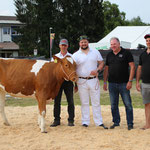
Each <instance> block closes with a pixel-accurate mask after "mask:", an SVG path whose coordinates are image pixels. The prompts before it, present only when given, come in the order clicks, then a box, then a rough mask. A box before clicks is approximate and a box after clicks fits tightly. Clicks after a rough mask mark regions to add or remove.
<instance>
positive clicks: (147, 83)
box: [136, 34, 150, 130]
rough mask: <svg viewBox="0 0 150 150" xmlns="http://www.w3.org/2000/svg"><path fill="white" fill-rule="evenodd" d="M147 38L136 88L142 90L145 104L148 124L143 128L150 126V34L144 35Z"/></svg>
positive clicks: (140, 59)
mask: <svg viewBox="0 0 150 150" xmlns="http://www.w3.org/2000/svg"><path fill="white" fill-rule="evenodd" d="M144 38H145V39H146V45H147V49H146V50H145V51H144V52H143V53H142V54H141V55H140V58H139V66H138V69H137V74H136V88H137V90H138V91H140V90H141V94H142V97H143V104H145V119H146V124H145V126H144V127H143V128H142V129H144V130H145V129H149V128H150V34H146V35H145V36H144ZM141 75H142V83H141V87H140V77H141Z"/></svg>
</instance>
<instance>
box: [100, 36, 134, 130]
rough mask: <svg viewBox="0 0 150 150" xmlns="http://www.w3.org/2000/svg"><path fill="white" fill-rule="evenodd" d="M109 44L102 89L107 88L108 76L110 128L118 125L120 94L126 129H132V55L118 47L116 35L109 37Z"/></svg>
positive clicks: (118, 42)
mask: <svg viewBox="0 0 150 150" xmlns="http://www.w3.org/2000/svg"><path fill="white" fill-rule="evenodd" d="M110 46H111V49H112V51H111V52H109V53H108V55H107V56H106V66H105V69H104V85H103V89H104V90H107V78H108V82H109V95H110V102H111V113H112V117H113V123H114V124H113V125H112V126H111V127H110V129H114V128H115V127H116V126H119V125H120V113H119V108H118V104H119V94H120V95H121V97H122V100H123V103H124V105H125V108H126V118H127V125H128V130H131V129H133V108H132V102H131V96H130V89H131V88H132V80H133V77H134V72H135V65H134V62H133V56H132V54H131V53H130V51H128V50H125V49H124V48H122V47H120V41H119V39H118V38H116V37H113V38H111V39H110ZM129 66H130V72H129Z"/></svg>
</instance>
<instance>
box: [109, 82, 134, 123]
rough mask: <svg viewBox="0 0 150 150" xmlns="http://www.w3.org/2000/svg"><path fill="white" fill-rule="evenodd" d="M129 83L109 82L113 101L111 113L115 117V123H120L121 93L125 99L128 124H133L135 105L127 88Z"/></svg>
mask: <svg viewBox="0 0 150 150" xmlns="http://www.w3.org/2000/svg"><path fill="white" fill-rule="evenodd" d="M126 85H127V83H109V95H110V102H111V113H112V117H113V122H114V124H115V125H119V123H120V113H119V107H118V105H119V94H120V95H121V98H122V100H123V103H124V105H125V110H126V120H127V124H128V126H129V125H133V107H132V101H131V96H130V90H127V89H126Z"/></svg>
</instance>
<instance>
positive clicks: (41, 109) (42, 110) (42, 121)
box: [38, 100, 47, 133]
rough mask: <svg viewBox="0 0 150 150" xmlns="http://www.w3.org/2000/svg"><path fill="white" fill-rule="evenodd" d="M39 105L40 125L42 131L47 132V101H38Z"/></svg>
mask: <svg viewBox="0 0 150 150" xmlns="http://www.w3.org/2000/svg"><path fill="white" fill-rule="evenodd" d="M38 106H39V115H40V116H39V121H38V123H39V127H40V129H41V132H42V133H47V132H46V130H45V116H46V101H44V100H43V101H38Z"/></svg>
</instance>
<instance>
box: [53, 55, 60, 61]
mask: <svg viewBox="0 0 150 150" xmlns="http://www.w3.org/2000/svg"><path fill="white" fill-rule="evenodd" d="M53 59H54V63H58V62H61V59H60V58H59V57H57V56H53Z"/></svg>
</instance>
